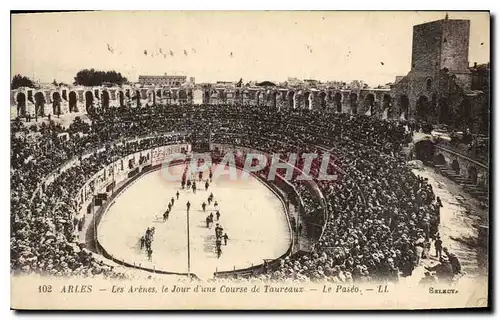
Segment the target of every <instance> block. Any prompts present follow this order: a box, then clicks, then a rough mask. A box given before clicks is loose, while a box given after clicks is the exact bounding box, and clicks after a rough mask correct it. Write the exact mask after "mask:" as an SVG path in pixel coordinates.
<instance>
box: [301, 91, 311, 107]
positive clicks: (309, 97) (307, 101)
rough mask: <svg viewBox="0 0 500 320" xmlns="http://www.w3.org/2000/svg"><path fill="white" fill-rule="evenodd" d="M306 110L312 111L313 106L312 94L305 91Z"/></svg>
mask: <svg viewBox="0 0 500 320" xmlns="http://www.w3.org/2000/svg"><path fill="white" fill-rule="evenodd" d="M303 96H304V108H305V109H307V110H311V108H312V105H311V92H309V91H305V92H304V95H303Z"/></svg>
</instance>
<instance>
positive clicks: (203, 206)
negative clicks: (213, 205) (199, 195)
mask: <svg viewBox="0 0 500 320" xmlns="http://www.w3.org/2000/svg"><path fill="white" fill-rule="evenodd" d="M206 207H207V204H206V203H205V201H203V203H202V204H201V209H203V212H205V208H206Z"/></svg>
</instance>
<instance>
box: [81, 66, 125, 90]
mask: <svg viewBox="0 0 500 320" xmlns="http://www.w3.org/2000/svg"><path fill="white" fill-rule="evenodd" d="M126 82H128V80H127V78H125V77H124V76H122V75H121V73H119V72H116V71H99V70H95V69H90V70H89V69H84V70H80V71H78V73H77V74H76V77H75V82H74V84H75V85H82V86H89V87H91V86H102V85H103V84H111V85H113V84H117V85H122V84H124V83H126Z"/></svg>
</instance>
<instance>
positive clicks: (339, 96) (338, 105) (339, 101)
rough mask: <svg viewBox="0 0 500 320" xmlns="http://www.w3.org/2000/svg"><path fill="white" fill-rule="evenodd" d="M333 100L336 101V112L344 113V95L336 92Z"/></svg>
mask: <svg viewBox="0 0 500 320" xmlns="http://www.w3.org/2000/svg"><path fill="white" fill-rule="evenodd" d="M333 99H334V103H335V107H336V111H337V112H338V113H341V112H342V94H341V93H340V92H336V93H335V95H334V97H333Z"/></svg>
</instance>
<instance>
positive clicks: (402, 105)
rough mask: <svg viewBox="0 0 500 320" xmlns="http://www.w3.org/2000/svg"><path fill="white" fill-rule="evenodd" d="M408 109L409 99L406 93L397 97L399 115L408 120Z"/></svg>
mask: <svg viewBox="0 0 500 320" xmlns="http://www.w3.org/2000/svg"><path fill="white" fill-rule="evenodd" d="M409 111H410V99H408V96H407V95H406V94H402V95H401V96H400V97H399V117H400V118H402V119H406V120H408V112H409Z"/></svg>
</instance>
